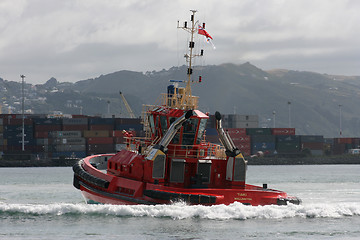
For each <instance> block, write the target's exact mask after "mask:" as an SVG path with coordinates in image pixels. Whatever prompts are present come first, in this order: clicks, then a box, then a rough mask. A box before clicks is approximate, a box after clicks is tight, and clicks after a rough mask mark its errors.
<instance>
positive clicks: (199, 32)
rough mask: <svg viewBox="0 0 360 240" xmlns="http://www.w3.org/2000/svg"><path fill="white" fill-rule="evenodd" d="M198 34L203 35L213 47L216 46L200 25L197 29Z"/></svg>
mask: <svg viewBox="0 0 360 240" xmlns="http://www.w3.org/2000/svg"><path fill="white" fill-rule="evenodd" d="M198 34H200V35H203V36H204V37H205V38H206V41H207V42H208V43H210V44H211V46H212V47H213V48H214V49H215V48H216V47H215V45H214V44H213V43H212V41H211V40H212V39H213V38H212V37H211V36H210V34H209V33H208V32H207V31H205V29H204V28H203V27H202V26H200V25H199V29H198Z"/></svg>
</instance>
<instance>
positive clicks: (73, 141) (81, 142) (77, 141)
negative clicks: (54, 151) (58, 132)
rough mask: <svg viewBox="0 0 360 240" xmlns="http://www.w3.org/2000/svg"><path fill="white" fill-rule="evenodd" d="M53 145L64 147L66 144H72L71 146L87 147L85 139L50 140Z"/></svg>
mask: <svg viewBox="0 0 360 240" xmlns="http://www.w3.org/2000/svg"><path fill="white" fill-rule="evenodd" d="M50 142H51V144H56V145H64V144H71V145H85V144H86V140H85V138H54V139H50Z"/></svg>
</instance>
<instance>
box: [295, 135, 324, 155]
mask: <svg viewBox="0 0 360 240" xmlns="http://www.w3.org/2000/svg"><path fill="white" fill-rule="evenodd" d="M300 141H301V149H302V150H304V149H309V150H310V152H311V155H312V156H321V155H323V153H324V137H323V136H320V135H317V136H316V135H302V136H300Z"/></svg>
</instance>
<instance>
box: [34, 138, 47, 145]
mask: <svg viewBox="0 0 360 240" xmlns="http://www.w3.org/2000/svg"><path fill="white" fill-rule="evenodd" d="M36 145H37V146H43V145H49V139H48V138H37V139H36Z"/></svg>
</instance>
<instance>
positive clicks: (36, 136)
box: [34, 132, 49, 138]
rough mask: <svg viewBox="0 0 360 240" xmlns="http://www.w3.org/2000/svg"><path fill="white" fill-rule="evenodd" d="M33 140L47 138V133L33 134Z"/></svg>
mask: <svg viewBox="0 0 360 240" xmlns="http://www.w3.org/2000/svg"><path fill="white" fill-rule="evenodd" d="M34 136H35V138H48V137H49V132H35V134H34Z"/></svg>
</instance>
